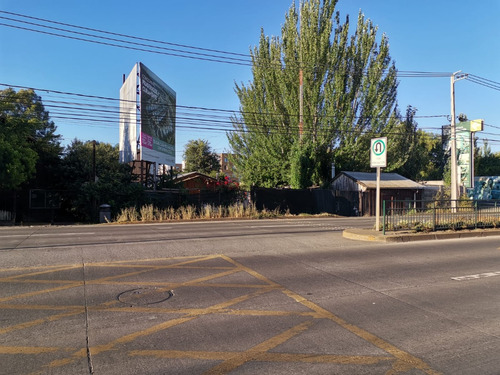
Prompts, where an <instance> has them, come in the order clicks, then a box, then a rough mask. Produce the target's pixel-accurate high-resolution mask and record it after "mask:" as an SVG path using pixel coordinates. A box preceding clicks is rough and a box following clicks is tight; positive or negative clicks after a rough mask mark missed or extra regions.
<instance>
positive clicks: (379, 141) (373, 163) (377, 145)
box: [370, 137, 387, 231]
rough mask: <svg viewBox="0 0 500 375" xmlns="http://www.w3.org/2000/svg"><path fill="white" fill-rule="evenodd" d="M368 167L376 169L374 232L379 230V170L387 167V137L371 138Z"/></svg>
mask: <svg viewBox="0 0 500 375" xmlns="http://www.w3.org/2000/svg"><path fill="white" fill-rule="evenodd" d="M371 141H372V142H371V147H370V167H371V168H377V190H376V195H375V216H376V217H375V230H377V231H379V230H380V168H385V167H387V137H381V138H372V140H371Z"/></svg>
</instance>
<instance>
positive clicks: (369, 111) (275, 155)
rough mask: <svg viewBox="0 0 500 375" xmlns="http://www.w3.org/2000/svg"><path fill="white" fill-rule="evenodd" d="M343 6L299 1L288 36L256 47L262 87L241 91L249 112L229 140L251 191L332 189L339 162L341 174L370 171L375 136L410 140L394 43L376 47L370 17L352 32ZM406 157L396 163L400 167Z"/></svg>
mask: <svg viewBox="0 0 500 375" xmlns="http://www.w3.org/2000/svg"><path fill="white" fill-rule="evenodd" d="M336 3H337V0H309V1H304V2H301V4H300V5H299V9H297V7H296V6H295V4H293V5H292V6H291V7H290V9H289V11H288V13H287V14H286V17H285V23H284V24H283V26H282V29H281V37H268V36H265V34H264V30H261V35H260V40H259V45H258V46H256V47H254V48H253V49H252V50H251V57H252V64H253V66H252V73H253V80H252V81H250V82H249V83H248V84H243V83H242V84H239V85H238V84H237V85H236V93H237V95H238V97H239V99H240V110H241V115H240V116H239V117H235V118H233V127H234V131H233V132H232V133H230V134H228V139H229V143H230V145H231V147H232V152H233V163H234V165H235V168H236V170H237V172H238V173H239V175H240V178H241V180H242V182H243V183H244V184H246V185H258V186H265V187H277V186H292V187H296V188H303V187H308V186H311V185H317V186H323V185H326V184H327V183H328V182H329V179H330V170H331V164H332V163H334V164H335V166H336V169H337V170H366V169H367V168H369V147H370V138H373V137H375V136H385V135H386V136H388V137H390V138H394V137H399V136H402V132H400V131H398V128H399V129H401V123H402V120H401V116H400V115H399V112H398V109H397V104H396V91H397V85H398V83H397V80H396V73H397V72H396V68H395V65H394V62H393V61H392V60H391V57H390V56H389V43H388V39H387V37H386V36H385V35H382V37H381V38H380V41H377V27H375V26H374V25H373V24H372V22H371V21H370V20H367V19H365V17H364V15H363V14H362V13H361V12H360V13H359V15H358V19H357V24H356V29H355V30H354V32H352V33H349V27H350V21H349V17H346V20H345V22H344V23H341V22H340V15H339V13H338V12H335V6H336ZM300 75H302V77H303V90H302V92H303V95H302V97H303V112H302V113H303V116H302V119H303V121H302V126H299V125H300V122H301V121H300V111H299V107H300V96H299V89H300V86H299V76H300ZM398 143H400V142H398ZM390 144H391V143H390V140H389V147H390ZM404 159H405V158H404V157H398V158H394V160H395V161H396V163H398V165H393V166H392V168H393V169H395V168H398V167H399V166H400V165H399V164H401V162H402V161H404ZM389 168H391V165H389Z"/></svg>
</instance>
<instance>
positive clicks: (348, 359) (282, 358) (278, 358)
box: [128, 350, 394, 365]
mask: <svg viewBox="0 0 500 375" xmlns="http://www.w3.org/2000/svg"><path fill="white" fill-rule="evenodd" d="M242 353H244V352H206V351H195V350H194V351H181V350H132V351H130V352H129V353H128V355H129V356H131V357H138V356H143V357H155V358H169V359H183V358H187V359H205V360H214V361H228V360H231V359H233V358H235V357H237V356H239V355H241V354H242ZM253 360H255V361H263V362H302V363H336V364H342V365H373V364H376V363H379V362H386V361H394V357H390V356H375V355H365V356H363V355H355V356H349V355H333V354H300V353H269V352H263V353H257V354H255V356H254V358H253Z"/></svg>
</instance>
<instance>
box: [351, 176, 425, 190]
mask: <svg viewBox="0 0 500 375" xmlns="http://www.w3.org/2000/svg"><path fill="white" fill-rule="evenodd" d="M342 173H343V174H345V175H346V176H348V177H350V178H352V179H353V180H355V181H356V182H357V183H358V184H360V185H362V186H364V187H366V188H367V189H376V188H377V174H376V173H368V172H342ZM380 188H381V189H423V188H424V187H423V186H422V185H421V184H419V183H417V182H415V181H413V180H410V179H408V178H406V177H403V176H401V175H399V174H397V173H380Z"/></svg>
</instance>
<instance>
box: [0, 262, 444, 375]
mask: <svg viewBox="0 0 500 375" xmlns="http://www.w3.org/2000/svg"><path fill="white" fill-rule="evenodd" d="M213 259H221V260H224V261H226V262H227V263H228V264H230V266H214V265H208V264H207V265H206V266H203V265H200V263H202V262H204V261H207V260H213ZM162 260H164V261H169V262H172V261H174V260H178V261H179V262H175V263H171V264H163V265H162V264H159V263H160V262H161V261H162ZM147 262H154V264H151V265H148V264H145V263H147ZM134 263H135V264H134ZM137 263H140V264H137ZM78 267H116V268H124V269H128V268H133V269H135V271H133V272H126V273H123V274H119V275H113V276H108V277H103V278H98V279H95V280H88V281H85V283H86V284H87V285H149V286H159V287H160V289H158V290H159V291H161V290H169V289H174V288H180V287H212V288H221V287H222V288H242V289H250V288H253V289H257V290H255V291H254V292H251V293H246V294H243V295H241V296H239V297H236V298H233V299H230V300H227V301H223V302H221V303H218V304H215V305H213V306H209V307H207V308H186V309H165V308H158V307H155V308H151V307H142V306H141V307H138V306H136V307H133V308H128V307H124V306H120V307H114V306H113V305H117V304H118V303H119V302H118V300H116V299H115V300H113V301H108V302H105V303H102V304H100V305H98V306H88V311H109V312H117V311H119V312H132V313H138V312H139V313H140V312H143V313H164V314H184V315H185V316H183V317H179V318H174V319H172V320H168V321H165V322H162V323H161V324H157V325H154V326H152V327H150V328H147V329H144V330H140V331H137V332H133V333H130V334H127V335H124V336H122V337H120V338H118V339H116V340H113V341H111V342H109V343H107V344H103V345H98V346H91V348H90V353H91V355H98V354H100V353H103V352H106V351H110V350H114V349H115V347H116V346H118V345H122V344H127V343H130V342H132V341H134V340H135V339H137V338H139V337H143V336H148V335H151V334H153V333H156V332H159V331H162V330H165V329H168V328H171V327H173V326H176V325H179V324H183V323H186V322H189V321H192V320H194V319H196V318H198V317H201V316H203V315H208V314H226V315H246V316H301V317H303V318H306V319H308V320H306V321H304V322H302V323H300V324H298V325H297V326H295V327H293V328H291V329H289V330H287V331H285V332H282V333H280V334H278V335H276V336H274V337H271V338H269V339H268V340H266V341H264V342H262V343H260V344H258V345H256V346H254V347H252V348H251V349H249V350H247V351H244V352H202V351H176V350H166V351H162V350H158V351H155V350H152V351H149V350H136V351H131V352H129V355H131V356H140V355H143V356H156V357H159V358H197V359H210V360H217V361H222V363H220V364H218V365H217V366H215V367H213V368H212V369H211V370H209V371H208V372H207V374H224V373H227V372H230V371H232V370H234V369H236V368H238V367H239V366H241V365H243V364H245V363H246V362H248V361H267V362H304V363H337V364H361V365H363V364H366V365H370V364H374V363H378V362H380V361H392V362H393V363H392V368H391V370H389V371H388V372H387V374H386V375H392V374H398V373H401V372H405V371H409V370H411V369H414V368H415V369H419V370H421V371H423V372H425V373H426V374H433V375H434V374H439V373H438V372H436V371H434V370H432V369H431V368H430V367H429V366H428V365H427V364H426V363H425V362H424V361H422V360H420V359H418V358H416V357H414V356H412V355H411V354H409V353H407V352H404V351H402V350H400V349H398V348H396V347H395V346H393V345H392V344H390V343H388V342H386V341H384V340H382V339H381V338H379V337H377V336H375V335H373V334H371V333H369V332H367V331H365V330H363V329H361V328H359V327H357V326H354V325H352V324H350V323H348V322H347V321H345V320H343V319H342V318H340V317H338V316H336V315H334V314H332V313H331V312H329V311H328V310H325V309H323V308H321V307H320V306H318V305H316V304H314V303H313V302H311V301H309V300H307V299H305V298H304V297H302V296H300V295H298V294H296V293H295V292H293V291H290V290H287V289H285V288H284V287H282V286H281V285H279V284H278V283H276V282H274V281H272V280H270V279H268V278H267V277H265V276H263V275H261V274H259V273H257V272H256V271H254V270H252V269H250V268H248V267H246V266H244V265H242V264H240V263H239V262H237V261H235V260H233V259H231V258H229V257H227V256H224V255H211V256H203V257H177V258H161V259H143V260H127V261H117V262H109V263H87V264H83V265H82V264H80V265H60V266H48V267H29V268H23V269H21V268H19V269H5V271H9V272H11V271H13V270H21V271H30V272H28V273H24V274H21V275H14V276H10V277H5V278H2V279H0V282H11V283H25V282H31V283H39V284H42V283H60V284H63V283H64V284H66V283H69V284H66V285H61V286H58V287H54V288H49V289H44V290H40V291H35V292H29V293H23V294H19V295H15V296H10V297H4V298H0V302H6V301H10V300H12V299H17V298H26V297H31V296H36V295H40V294H43V293H53V292H57V291H62V290H66V289H70V288H74V287H80V286H82V285H84V284H83V282H73V281H68V280H29V278H30V277H33V276H38V275H44V274H48V273H54V272H59V271H64V270H70V269H75V268H78ZM139 268H140V270H138V269H139ZM163 269H203V270H212V271H221V272H215V273H212V274H210V275H208V276H203V277H200V278H197V279H192V280H188V281H185V282H181V283H168V282H163V283H158V282H134V281H133V282H130V281H127V280H126V278H127V277H131V276H138V275H141V274H144V273H147V272H150V271H155V270H163ZM33 270H36V272H31V271H33ZM1 271H2V269H0V272H1ZM238 272H244V273H246V274H248V275H250V276H252V277H253V278H255V279H256V280H259V281H260V282H262V283H263V284H255V283H254V284H240V283H226V284H225V283H220V282H219V283H209V282H208V281H211V280H215V279H218V278H223V277H225V276H229V275H232V274H235V273H238ZM118 279H124V280H123V281H117V280H118ZM273 290H274V291H275V290H279V291H280V292H282V293H283V294H284V295H286V296H288V297H289V298H291V299H293V300H294V301H296V302H297V303H299V304H301V305H302V306H304V307H306V308H307V309H308V310H309V311H274V310H252V309H246V310H244V309H232V308H231V307H232V306H234V305H236V304H238V303H241V302H244V301H247V300H249V299H252V298H256V297H258V296H260V295H263V294H265V293H268V292H270V291H273ZM0 309H37V310H44V309H46V310H64V311H66V312H63V313H60V314H55V315H52V316H48V317H45V318H42V319H37V320H33V321H31V322H25V323H21V324H18V325H15V326H11V327H6V328H3V329H0V334H1V333H7V332H11V331H14V330H18V329H24V328H30V327H33V326H35V325H38V324H43V323H46V322H50V321H56V320H59V319H62V318H65V317H68V316H71V315H76V314H81V313H83V312H84V307H82V306H47V305H21V304H17V305H10V304H5V303H4V304H0ZM316 319H328V320H330V321H333V322H335V323H336V324H338V325H339V326H340V327H342V328H344V329H346V330H348V331H350V332H351V333H354V334H355V335H357V336H358V337H360V338H362V339H363V340H364V341H366V342H368V343H370V344H372V345H374V346H376V347H378V348H380V349H382V350H384V351H385V352H386V353H388V354H389V355H391V356H342V355H315V354H300V353H270V352H269V350H271V349H273V348H275V347H276V346H278V345H280V344H281V343H284V342H285V341H287V340H289V339H291V338H292V337H295V336H297V335H299V334H301V333H302V332H304V331H306V330H307V329H309V328H310V326H311V325H312V324H314V323H315V321H316ZM23 350H24V353H26V354H38V353H43V352H51V351H57V350H64V349H61V348H46V347H40V348H33V347H8V346H0V353H6V354H14V353H15V352H17V353H21V352H22V351H23ZM86 356H87V350H86V348H82V349H78V350H73V353H72V354H71V355H70V356H69V357H67V358H63V359H58V360H54V361H52V362H50V363H49V364H48V365H47V366H44V367H45V368H47V367H49V368H54V367H60V366H64V365H66V364H69V363H71V362H74V361H76V360H79V359H82V358H84V357H86Z"/></svg>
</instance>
